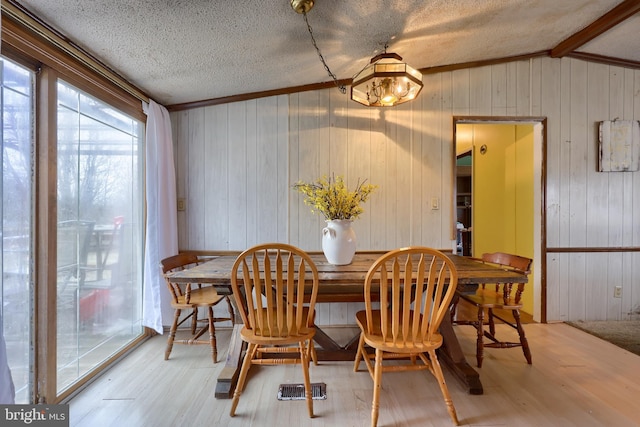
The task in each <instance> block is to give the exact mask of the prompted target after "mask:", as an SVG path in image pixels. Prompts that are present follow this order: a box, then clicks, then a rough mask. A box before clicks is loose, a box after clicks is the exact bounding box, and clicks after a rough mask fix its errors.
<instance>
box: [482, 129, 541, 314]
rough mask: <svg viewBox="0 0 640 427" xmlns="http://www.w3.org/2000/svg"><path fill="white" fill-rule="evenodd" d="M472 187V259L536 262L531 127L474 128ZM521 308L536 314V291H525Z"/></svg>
mask: <svg viewBox="0 0 640 427" xmlns="http://www.w3.org/2000/svg"><path fill="white" fill-rule="evenodd" d="M483 145H484V146H486V152H485V154H481V147H482V146H483ZM472 185H473V203H472V207H473V211H472V212H473V222H472V230H473V231H472V245H473V249H472V253H473V255H474V256H477V257H480V256H482V254H483V253H485V252H508V253H513V254H517V255H521V256H526V257H529V258H533V242H534V236H533V213H534V212H533V126H532V125H494V124H475V125H473V184H472ZM529 283H533V277H532V276H530V277H529ZM523 302H524V307H523V310H524V311H526V312H528V313H533V286H526V287H525V293H524V295H523Z"/></svg>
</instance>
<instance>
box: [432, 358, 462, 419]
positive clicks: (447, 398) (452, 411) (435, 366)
mask: <svg viewBox="0 0 640 427" xmlns="http://www.w3.org/2000/svg"><path fill="white" fill-rule="evenodd" d="M429 360H430V361H431V368H432V372H433V375H434V376H435V377H436V380H437V381H438V385H439V386H440V391H442V397H444V403H445V405H447V411H448V412H449V416H450V417H451V420H452V421H453V424H454V425H456V426H457V425H458V415H457V414H456V408H455V407H454V406H453V400H451V395H450V394H449V388H448V387H447V383H446V382H445V381H444V375H443V374H442V368H441V367H440V362H438V356H437V355H436V352H435V350H431V351H430V352H429Z"/></svg>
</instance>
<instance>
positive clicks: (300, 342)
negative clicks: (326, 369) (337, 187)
mask: <svg viewBox="0 0 640 427" xmlns="http://www.w3.org/2000/svg"><path fill="white" fill-rule="evenodd" d="M318 283H319V282H318V270H317V268H316V265H315V264H314V262H313V261H312V260H311V258H310V257H309V255H308V254H307V253H306V252H304V251H303V250H301V249H299V248H297V247H295V246H291V245H288V244H284V243H266V244H261V245H257V246H254V247H251V248H249V249H247V250H246V251H244V252H242V253H241V254H240V255H238V257H237V259H236V261H235V263H234V264H233V267H232V269H231V288H232V290H233V296H234V298H235V299H236V304H237V306H238V311H239V312H240V316H241V317H242V320H243V322H244V327H243V328H242V330H241V333H240V335H241V338H242V340H243V341H245V342H246V343H247V344H248V348H247V351H246V354H245V356H244V359H243V361H242V368H241V369H240V374H239V377H238V382H237V385H236V388H235V391H234V394H233V402H232V405H231V411H230V415H231V416H232V417H233V416H235V411H236V408H237V406H238V401H239V400H240V395H241V394H242V391H243V389H244V386H245V382H246V379H247V373H248V372H249V369H250V368H251V366H252V365H282V364H300V365H302V373H303V376H304V389H305V398H306V401H307V409H308V412H309V417H313V416H314V415H313V400H312V390H311V382H310V379H309V361H310V359H311V358H313V360H314V362H315V361H316V356H315V351H314V349H313V347H314V346H313V337H314V335H315V333H316V329H315V327H314V325H313V322H314V316H315V304H316V298H317V295H318ZM305 287H306V289H307V293H306V294H305ZM287 353H288V355H289V357H287ZM296 353H297V355H296Z"/></svg>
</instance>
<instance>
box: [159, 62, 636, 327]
mask: <svg viewBox="0 0 640 427" xmlns="http://www.w3.org/2000/svg"><path fill="white" fill-rule="evenodd" d="M423 80H424V88H423V90H422V93H421V94H420V96H419V98H418V99H417V100H416V101H414V102H411V103H407V104H404V105H402V106H399V107H396V108H392V109H378V108H375V109H370V108H366V107H362V106H360V105H359V104H356V103H354V102H351V101H349V100H348V97H347V96H346V95H342V94H341V93H340V92H339V91H338V90H337V89H327V90H319V91H310V92H302V93H297V94H293V95H290V96H278V97H271V98H262V99H257V100H252V101H244V102H238V103H230V104H225V105H219V106H212V107H203V108H195V109H192V110H186V111H178V112H173V113H171V117H172V126H173V131H174V134H175V138H174V140H175V144H176V163H177V177H178V197H180V198H184V199H185V200H186V210H185V211H182V212H179V214H178V221H179V239H180V241H179V243H180V248H181V249H200V250H207V249H209V250H237V249H244V248H246V247H248V246H250V245H253V244H256V243H260V242H264V241H282V242H289V243H292V244H295V245H298V246H300V247H302V248H304V249H306V250H319V249H320V248H321V239H320V236H321V229H322V227H323V225H324V223H323V220H322V218H320V217H318V216H315V215H312V214H311V212H310V211H309V208H308V207H307V206H305V205H304V204H303V202H302V198H301V197H300V196H299V195H298V194H297V193H296V192H295V191H294V190H293V189H292V185H293V183H295V182H296V181H297V180H299V179H302V180H313V179H315V178H317V177H319V176H322V175H324V174H327V175H329V174H332V173H334V174H336V175H338V174H342V175H344V176H345V179H346V180H347V182H348V183H349V184H350V185H355V183H356V182H357V181H358V180H359V179H360V180H362V179H367V180H369V182H371V183H373V184H377V185H379V189H378V190H377V191H376V192H375V193H374V194H373V196H372V197H371V199H370V201H369V202H367V204H366V205H365V206H364V207H365V213H364V214H363V215H362V217H361V218H360V219H358V220H357V221H356V222H355V231H356V234H357V236H358V248H359V249H363V250H364V249H391V248H395V247H399V246H406V245H410V244H423V245H428V246H434V247H437V248H443V249H448V248H452V247H453V240H452V238H451V237H452V233H451V230H452V212H451V207H452V206H451V205H452V203H451V200H452V194H453V180H452V156H453V142H452V138H453V131H452V117H453V116H465V115H471V116H546V117H547V129H546V134H547V163H546V165H545V171H546V175H547V185H546V189H545V190H546V206H545V207H544V209H545V213H546V226H547V230H546V240H547V247H548V248H549V249H550V252H549V253H548V254H547V255H546V263H547V266H546V268H547V270H546V277H545V279H546V280H545V281H543V284H544V283H545V282H546V293H547V296H548V298H547V306H546V308H547V320H548V321H557V320H581V319H582V320H594V319H628V318H631V317H634V316H635V317H636V318H637V317H640V252H637V251H636V252H634V251H633V248H636V249H637V248H638V247H640V172H611V173H601V172H596V170H597V122H599V121H601V120H608V119H615V118H616V117H617V118H619V119H627V120H631V119H634V120H638V119H640V71H638V70H631V69H624V68H620V67H614V66H607V65H603V64H595V63H589V62H585V61H581V60H576V59H551V58H536V59H531V60H527V61H517V62H511V63H505V64H498V65H492V66H486V67H478V68H469V69H462V70H456V71H450V72H443V73H438V74H429V75H425V76H424V79H423ZM434 199H436V200H437V201H438V202H439V203H438V204H439V208H438V209H432V201H433V200H434ZM586 247H598V248H603V247H617V248H629V251H622V252H614V253H606V252H604V253H600V252H589V251H585V250H584V248H586ZM571 248H576V250H577V252H572V251H571ZM544 249H545V248H543V253H544ZM555 249H560V250H558V251H555ZM567 249H568V250H569V251H566V250H567ZM540 261H541V260H537V262H540ZM616 285H619V286H622V287H623V297H622V298H613V287H614V286H616ZM535 292H536V295H538V297H539V295H541V294H542V290H541V289H536V290H535ZM323 306H327V307H322V308H321V312H320V313H319V323H322V324H328V323H330V324H351V323H353V320H352V319H353V313H354V312H355V310H356V309H358V307H359V306H358V305H354V304H335V305H333V304H332V305H326V304H323Z"/></svg>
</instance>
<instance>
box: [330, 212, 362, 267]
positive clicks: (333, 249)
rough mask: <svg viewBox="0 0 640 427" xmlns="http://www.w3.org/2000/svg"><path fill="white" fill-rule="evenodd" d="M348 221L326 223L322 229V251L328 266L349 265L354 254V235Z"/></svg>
mask: <svg viewBox="0 0 640 427" xmlns="http://www.w3.org/2000/svg"><path fill="white" fill-rule="evenodd" d="M352 223H353V221H352V220H350V219H334V220H330V221H327V226H326V227H325V228H323V229H322V251H323V252H324V256H325V257H327V261H329V263H330V264H335V265H346V264H351V261H352V260H353V256H354V255H355V253H356V233H355V231H353V228H352V227H351V225H352Z"/></svg>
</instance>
